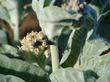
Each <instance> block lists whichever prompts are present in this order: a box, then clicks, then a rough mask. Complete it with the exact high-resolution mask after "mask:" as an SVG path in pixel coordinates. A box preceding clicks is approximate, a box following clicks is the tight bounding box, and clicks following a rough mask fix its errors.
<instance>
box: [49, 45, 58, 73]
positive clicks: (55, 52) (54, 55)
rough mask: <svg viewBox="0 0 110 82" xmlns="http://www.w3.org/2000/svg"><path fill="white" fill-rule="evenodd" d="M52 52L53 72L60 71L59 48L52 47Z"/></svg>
mask: <svg viewBox="0 0 110 82" xmlns="http://www.w3.org/2000/svg"><path fill="white" fill-rule="evenodd" d="M50 51H51V60H52V71H53V72H55V71H56V70H58V69H59V66H60V63H59V54H58V48H57V46H56V45H51V46H50Z"/></svg>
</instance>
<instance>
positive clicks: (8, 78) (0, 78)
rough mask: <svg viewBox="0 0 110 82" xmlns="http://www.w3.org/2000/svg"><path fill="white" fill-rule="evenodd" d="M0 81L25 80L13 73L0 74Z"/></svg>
mask: <svg viewBox="0 0 110 82" xmlns="http://www.w3.org/2000/svg"><path fill="white" fill-rule="evenodd" d="M0 82H25V81H24V80H22V79H21V78H19V77H16V76H13V75H3V74H0Z"/></svg>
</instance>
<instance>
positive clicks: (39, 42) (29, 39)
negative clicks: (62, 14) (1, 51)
mask: <svg viewBox="0 0 110 82" xmlns="http://www.w3.org/2000/svg"><path fill="white" fill-rule="evenodd" d="M19 49H20V50H23V51H27V52H28V51H31V52H34V53H35V54H36V55H39V54H40V52H42V51H44V54H45V52H47V50H48V49H49V45H48V44H47V43H46V40H45V35H44V34H43V32H42V31H41V32H33V31H32V32H31V33H28V34H27V35H26V37H24V38H23V39H22V40H21V47H20V48H19ZM45 55H46V57H48V55H47V54H45Z"/></svg>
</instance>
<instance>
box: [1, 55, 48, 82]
mask: <svg viewBox="0 0 110 82" xmlns="http://www.w3.org/2000/svg"><path fill="white" fill-rule="evenodd" d="M0 73H1V74H11V75H15V76H18V77H20V78H22V79H24V80H25V81H26V82H36V81H38V82H47V77H46V73H45V72H44V71H43V70H42V69H41V68H40V67H38V66H35V65H33V64H30V63H27V62H25V61H22V60H19V59H14V58H12V59H11V58H8V57H6V56H5V55H0Z"/></svg>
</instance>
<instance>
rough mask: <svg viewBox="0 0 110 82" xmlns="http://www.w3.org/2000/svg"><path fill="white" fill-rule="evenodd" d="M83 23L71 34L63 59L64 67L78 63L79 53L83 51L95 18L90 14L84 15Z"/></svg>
mask: <svg viewBox="0 0 110 82" xmlns="http://www.w3.org/2000/svg"><path fill="white" fill-rule="evenodd" d="M84 17H85V18H84V21H83V25H82V26H81V27H80V29H78V30H73V32H72V33H71V35H70V38H69V41H68V45H67V48H66V50H65V52H64V56H63V58H62V60H61V64H62V66H63V67H73V66H74V64H75V63H76V61H77V59H78V57H79V54H80V53H81V51H82V48H83V45H84V43H85V40H86V37H87V33H88V31H89V30H90V29H91V28H93V26H94V25H95V24H94V20H93V18H91V17H90V16H88V14H87V16H84Z"/></svg>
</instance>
